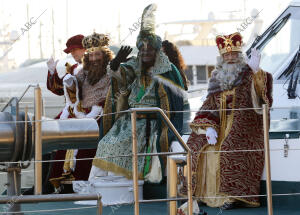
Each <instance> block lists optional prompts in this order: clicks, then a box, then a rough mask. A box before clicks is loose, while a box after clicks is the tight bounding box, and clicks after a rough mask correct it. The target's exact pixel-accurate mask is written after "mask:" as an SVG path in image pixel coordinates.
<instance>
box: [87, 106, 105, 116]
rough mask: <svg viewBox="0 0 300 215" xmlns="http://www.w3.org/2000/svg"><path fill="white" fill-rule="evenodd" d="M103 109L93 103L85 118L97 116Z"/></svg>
mask: <svg viewBox="0 0 300 215" xmlns="http://www.w3.org/2000/svg"><path fill="white" fill-rule="evenodd" d="M102 112H103V109H102V107H101V106H97V105H94V106H93V107H92V110H91V111H90V112H89V113H88V114H87V115H86V118H96V117H97V116H99V115H101V114H102Z"/></svg>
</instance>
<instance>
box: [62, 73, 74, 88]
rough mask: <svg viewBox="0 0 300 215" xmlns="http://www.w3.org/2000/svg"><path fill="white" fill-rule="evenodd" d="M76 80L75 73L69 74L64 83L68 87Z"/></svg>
mask: <svg viewBox="0 0 300 215" xmlns="http://www.w3.org/2000/svg"><path fill="white" fill-rule="evenodd" d="M75 80H76V78H75V77H74V76H73V75H71V74H67V75H66V76H65V77H64V79H63V83H64V84H65V85H66V86H67V87H72V86H73V83H74V81H75Z"/></svg>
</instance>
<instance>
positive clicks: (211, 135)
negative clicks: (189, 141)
mask: <svg viewBox="0 0 300 215" xmlns="http://www.w3.org/2000/svg"><path fill="white" fill-rule="evenodd" d="M217 138H218V134H217V132H216V130H215V129H214V128H212V127H208V128H207V129H206V139H207V142H208V144H210V145H215V144H216V143H217Z"/></svg>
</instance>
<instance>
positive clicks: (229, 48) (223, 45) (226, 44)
mask: <svg viewBox="0 0 300 215" xmlns="http://www.w3.org/2000/svg"><path fill="white" fill-rule="evenodd" d="M216 43H217V46H218V48H219V52H220V54H225V53H228V52H234V51H236V52H242V44H243V40H242V35H241V34H240V33H239V32H236V33H233V34H230V35H220V36H217V37H216Z"/></svg>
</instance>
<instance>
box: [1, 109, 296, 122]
mask: <svg viewBox="0 0 300 215" xmlns="http://www.w3.org/2000/svg"><path fill="white" fill-rule="evenodd" d="M62 107H63V106H62ZM292 108H293V109H296V108H299V109H300V106H294V107H292ZM274 109H291V107H272V108H269V110H274ZM247 110H262V108H228V109H212V110H208V109H207V110H186V111H166V110H163V111H164V112H165V113H192V112H199V111H201V112H219V111H247ZM121 113H131V111H130V110H124V111H119V112H113V113H107V114H101V115H98V116H97V117H96V120H98V119H100V118H101V117H103V116H109V115H115V114H121ZM72 119H74V118H72ZM56 120H58V119H43V120H33V121H31V122H46V121H56ZM59 120H71V119H59ZM24 122H25V121H17V122H16V121H0V123H24Z"/></svg>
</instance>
